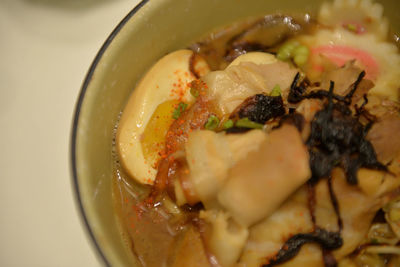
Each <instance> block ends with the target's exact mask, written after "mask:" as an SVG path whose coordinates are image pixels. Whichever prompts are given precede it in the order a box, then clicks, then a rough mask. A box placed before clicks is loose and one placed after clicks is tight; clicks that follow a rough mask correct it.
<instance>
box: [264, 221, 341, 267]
mask: <svg viewBox="0 0 400 267" xmlns="http://www.w3.org/2000/svg"><path fill="white" fill-rule="evenodd" d="M306 243H317V244H319V245H320V246H321V247H322V248H323V249H326V250H333V249H338V248H340V247H341V246H342V245H343V240H342V238H341V237H340V234H339V233H335V232H328V231H326V230H324V229H319V228H317V229H315V231H313V232H311V233H307V234H304V233H301V234H297V235H294V236H292V237H291V238H289V239H288V240H287V241H286V242H285V244H284V245H283V246H282V248H281V249H280V250H279V251H278V253H277V254H276V255H275V257H273V259H271V260H270V261H269V262H268V263H267V264H264V265H263V267H272V266H275V265H278V264H281V263H284V262H286V261H288V260H290V259H292V258H293V257H295V256H296V255H297V254H298V253H299V251H300V249H301V247H302V246H303V245H304V244H306Z"/></svg>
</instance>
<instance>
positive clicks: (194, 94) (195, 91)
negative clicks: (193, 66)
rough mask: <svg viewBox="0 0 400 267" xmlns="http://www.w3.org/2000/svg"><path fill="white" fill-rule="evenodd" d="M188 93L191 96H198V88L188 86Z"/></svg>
mask: <svg viewBox="0 0 400 267" xmlns="http://www.w3.org/2000/svg"><path fill="white" fill-rule="evenodd" d="M190 94H191V95H192V96H193V97H198V96H199V90H197V89H196V88H194V87H190Z"/></svg>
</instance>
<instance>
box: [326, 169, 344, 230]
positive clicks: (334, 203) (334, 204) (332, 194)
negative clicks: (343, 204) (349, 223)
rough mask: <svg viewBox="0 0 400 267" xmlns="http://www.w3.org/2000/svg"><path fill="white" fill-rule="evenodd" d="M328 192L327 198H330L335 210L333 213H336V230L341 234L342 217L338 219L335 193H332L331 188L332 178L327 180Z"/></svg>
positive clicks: (338, 209)
mask: <svg viewBox="0 0 400 267" xmlns="http://www.w3.org/2000/svg"><path fill="white" fill-rule="evenodd" d="M328 190H329V196H330V198H331V202H332V206H333V209H334V210H335V213H336V217H337V224H338V228H339V233H341V232H342V229H343V221H342V217H340V207H339V202H338V201H337V197H336V194H335V192H334V191H333V187H332V177H329V179H328Z"/></svg>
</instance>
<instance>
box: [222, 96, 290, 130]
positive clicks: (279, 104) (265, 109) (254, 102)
mask: <svg viewBox="0 0 400 267" xmlns="http://www.w3.org/2000/svg"><path fill="white" fill-rule="evenodd" d="M284 114H285V108H284V105H283V100H282V97H281V96H268V95H264V94H256V95H254V96H250V97H248V98H246V99H245V100H244V101H243V103H242V104H240V105H239V106H238V107H237V108H236V109H235V110H234V111H233V112H232V114H231V116H230V117H229V118H230V119H235V118H236V119H237V118H249V120H251V121H254V122H257V123H261V124H265V123H266V122H267V121H268V120H270V119H272V118H276V117H279V116H282V115H284Z"/></svg>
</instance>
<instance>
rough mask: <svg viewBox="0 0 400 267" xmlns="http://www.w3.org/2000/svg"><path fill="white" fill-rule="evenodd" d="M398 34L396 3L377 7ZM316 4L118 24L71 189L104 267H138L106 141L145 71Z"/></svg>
mask: <svg viewBox="0 0 400 267" xmlns="http://www.w3.org/2000/svg"><path fill="white" fill-rule="evenodd" d="M380 2H381V3H383V5H384V6H385V14H386V16H388V17H389V18H390V19H391V23H392V26H393V28H394V29H395V30H397V32H400V31H399V30H400V7H399V5H398V2H397V0H393V1H389V0H385V1H384V0H382V1H380ZM320 4H321V1H318V0H309V1H305V0H298V1H292V0H280V1H272V0H235V1H234V0H201V1H199V0H197V1H194V0H151V1H149V0H147V1H146V0H145V1H142V2H141V3H140V4H139V5H138V6H136V7H135V8H134V9H133V10H132V11H131V12H129V14H128V15H127V16H126V17H125V18H123V19H122V21H121V22H120V24H119V25H118V26H117V27H116V28H115V30H114V31H113V32H112V33H111V35H110V36H109V37H108V38H107V40H106V41H105V43H104V45H103V46H102V47H101V49H100V51H99V52H98V54H97V56H96V58H95V59H94V61H93V63H92V65H91V67H90V69H89V71H88V73H87V76H86V78H85V80H84V82H83V86H82V89H81V92H80V95H79V99H78V101H77V104H76V111H75V117H74V121H73V129H72V138H71V159H72V164H71V165H72V177H73V186H74V189H75V192H76V199H77V203H78V206H79V208H80V211H81V215H82V218H83V221H84V224H85V226H86V228H87V231H88V233H89V235H90V238H91V241H92V242H93V244H94V246H95V248H96V250H97V252H98V254H99V255H100V257H101V258H102V260H103V261H104V263H105V264H106V265H112V266H140V264H139V262H138V260H137V259H136V258H135V257H134V255H133V253H131V251H129V250H128V248H127V246H126V245H125V240H124V239H123V236H121V234H120V231H119V228H118V222H117V219H116V216H115V212H114V207H113V202H112V179H111V177H112V141H113V130H114V127H115V124H116V122H117V118H118V114H119V113H120V112H121V110H122V109H123V107H124V104H125V102H126V101H127V99H128V97H129V95H130V94H131V92H132V90H133V89H134V87H135V84H136V83H137V82H138V80H139V79H140V77H141V76H142V75H143V74H144V73H145V72H146V70H147V69H148V68H149V67H150V66H151V65H152V64H153V63H155V62H156V60H157V59H159V58H160V57H162V56H163V55H165V54H166V53H168V52H171V51H174V50H176V49H179V48H183V47H186V46H187V45H188V44H189V43H191V42H192V41H194V40H196V39H197V38H199V36H202V35H204V34H205V33H207V32H210V31H212V30H213V29H216V28H218V27H221V26H223V25H226V24H229V23H231V22H233V21H236V20H240V19H243V18H247V17H250V16H259V15H263V14H268V13H276V12H290V11H307V12H313V11H315V10H317V9H318V7H319V5H320Z"/></svg>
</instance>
